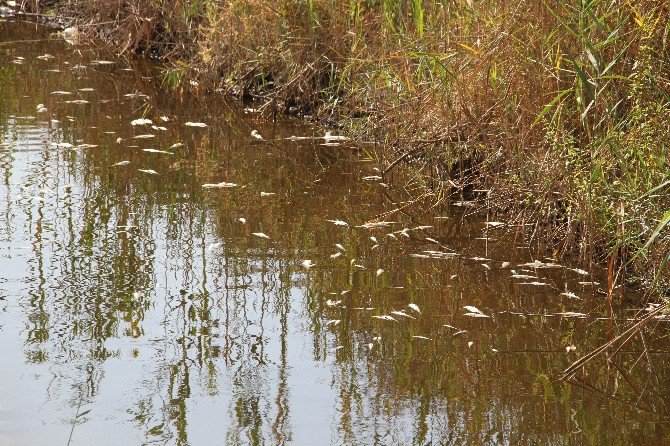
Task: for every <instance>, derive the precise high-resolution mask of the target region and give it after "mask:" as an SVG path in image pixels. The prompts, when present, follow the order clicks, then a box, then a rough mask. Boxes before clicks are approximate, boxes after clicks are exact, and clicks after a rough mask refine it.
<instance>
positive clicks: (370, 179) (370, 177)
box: [363, 175, 382, 181]
mask: <svg viewBox="0 0 670 446" xmlns="http://www.w3.org/2000/svg"><path fill="white" fill-rule="evenodd" d="M381 179H382V177H380V176H379V175H368V176H367V177H363V181H378V180H381Z"/></svg>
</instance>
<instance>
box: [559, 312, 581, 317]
mask: <svg viewBox="0 0 670 446" xmlns="http://www.w3.org/2000/svg"><path fill="white" fill-rule="evenodd" d="M556 315H558V316H563V317H580V318H583V317H586V314H584V313H578V312H575V311H565V312H563V313H556Z"/></svg>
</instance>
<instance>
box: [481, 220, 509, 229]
mask: <svg viewBox="0 0 670 446" xmlns="http://www.w3.org/2000/svg"><path fill="white" fill-rule="evenodd" d="M485 224H486V226H488V227H490V228H499V227H501V226H505V223H503V222H501V221H487V222H486V223H485Z"/></svg>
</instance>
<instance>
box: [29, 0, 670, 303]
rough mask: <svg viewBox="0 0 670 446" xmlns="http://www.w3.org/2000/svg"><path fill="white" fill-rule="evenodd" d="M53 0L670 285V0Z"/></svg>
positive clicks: (178, 67) (435, 184) (83, 19)
mask: <svg viewBox="0 0 670 446" xmlns="http://www.w3.org/2000/svg"><path fill="white" fill-rule="evenodd" d="M35 1H37V0H35ZM49 3H51V5H45V4H44V2H43V3H42V7H43V8H47V7H54V6H55V8H56V10H57V11H61V12H62V11H65V13H67V14H68V15H70V16H71V17H74V18H75V22H76V24H77V25H78V26H79V27H80V28H81V29H82V30H84V31H88V32H89V33H91V34H95V35H97V36H98V37H102V38H104V39H107V40H108V41H110V42H112V43H114V44H115V45H116V46H117V47H118V48H119V49H120V50H121V51H124V52H145V53H152V54H154V55H157V56H159V57H162V58H163V59H165V60H166V61H168V62H170V63H171V64H170V69H169V71H168V74H167V75H166V77H165V79H166V82H168V83H169V84H170V85H172V86H174V87H178V86H180V85H181V84H182V83H184V80H190V81H193V80H197V81H198V83H199V85H200V87H202V88H205V87H208V88H211V89H220V90H223V91H225V92H227V93H230V94H235V95H239V96H241V97H244V98H250V99H255V100H262V101H265V102H266V109H268V110H270V109H272V110H273V111H277V110H280V111H283V112H286V113H295V114H303V115H306V114H310V115H312V116H315V117H317V118H318V119H320V120H321V121H322V122H325V123H327V124H330V125H336V126H340V127H341V128H342V130H343V131H347V132H348V133H349V134H350V135H353V136H356V137H358V138H361V139H365V140H372V141H376V142H378V143H379V147H384V148H385V149H384V150H382V151H381V152H380V153H379V156H380V157H382V159H383V160H385V162H386V165H389V164H390V163H391V162H392V161H393V160H395V159H398V158H399V157H401V156H402V159H403V160H405V159H406V160H408V161H414V163H413V164H414V165H415V166H416V168H417V169H419V170H421V171H422V173H424V174H425V175H424V178H425V183H426V186H427V187H430V188H433V189H435V190H437V191H438V194H437V196H438V197H453V196H457V197H460V198H462V197H468V196H469V197H472V196H473V194H475V192H473V191H476V190H489V191H490V192H489V193H488V198H487V200H486V203H487V205H488V206H492V207H494V208H495V209H497V210H504V211H507V212H511V211H514V214H512V215H517V216H518V217H517V218H518V219H519V220H523V221H526V222H528V221H532V222H536V223H538V222H539V225H537V226H536V228H535V231H534V232H533V235H532V236H533V237H534V238H535V239H536V240H539V241H542V242H543V243H546V244H547V246H549V247H551V248H552V249H553V251H554V253H555V254H557V255H558V254H560V253H563V252H566V251H569V250H574V249H575V247H579V248H580V252H581V253H582V254H583V255H584V257H585V258H591V259H596V260H598V261H601V262H603V263H607V262H609V269H610V276H611V277H612V278H613V280H612V281H611V284H610V295H611V291H612V288H613V286H614V284H615V283H616V282H617V281H629V282H630V281H631V280H635V281H640V280H645V281H647V282H651V281H654V283H656V284H658V285H660V286H663V284H665V285H666V286H667V280H668V277H669V274H668V272H667V269H664V268H665V267H666V264H667V263H668V260H670V254H668V252H670V249H669V248H670V240H669V238H668V227H667V226H668V217H667V214H666V212H667V211H668V209H670V200H669V199H668V189H669V188H670V175H669V173H670V166H669V164H668V160H667V151H668V147H669V143H670V121H669V120H668V119H667V116H668V112H669V111H670V80H669V79H668V73H670V66H669V61H670V57H669V56H670V49H669V46H668V37H669V34H670V21H669V20H668V18H669V15H670V5H668V4H667V3H666V2H658V1H655V0H635V1H633V0H607V1H605V0H576V1H568V2H564V1H550V0H540V1H536V0H520V1H517V2H499V1H493V0H488V1H484V0H480V1H478V0H450V1H446V0H441V1H440V0H433V1H427V0H411V1H408V0H277V1H274V2H268V1H263V0H228V1H214V0H173V1H170V2H168V1H165V0H130V1H110V2H94V1H91V0H63V1H57V2H55V5H54V2H53V1H51V2H49ZM36 6H37V7H39V6H40V2H39V1H37V5H36ZM191 83H192V84H193V82H191ZM387 173H388V172H387ZM664 215H665V217H663V216H664ZM650 265H651V267H650ZM630 266H633V268H630ZM634 276H635V277H634Z"/></svg>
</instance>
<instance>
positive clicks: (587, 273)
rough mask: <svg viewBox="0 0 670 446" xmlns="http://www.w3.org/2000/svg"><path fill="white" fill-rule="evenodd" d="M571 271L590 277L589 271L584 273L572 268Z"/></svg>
mask: <svg viewBox="0 0 670 446" xmlns="http://www.w3.org/2000/svg"><path fill="white" fill-rule="evenodd" d="M571 270H572V271H574V272H576V273H577V274H580V275H582V276H588V275H589V272H588V271H584V270H583V269H579V268H572V269H571Z"/></svg>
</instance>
